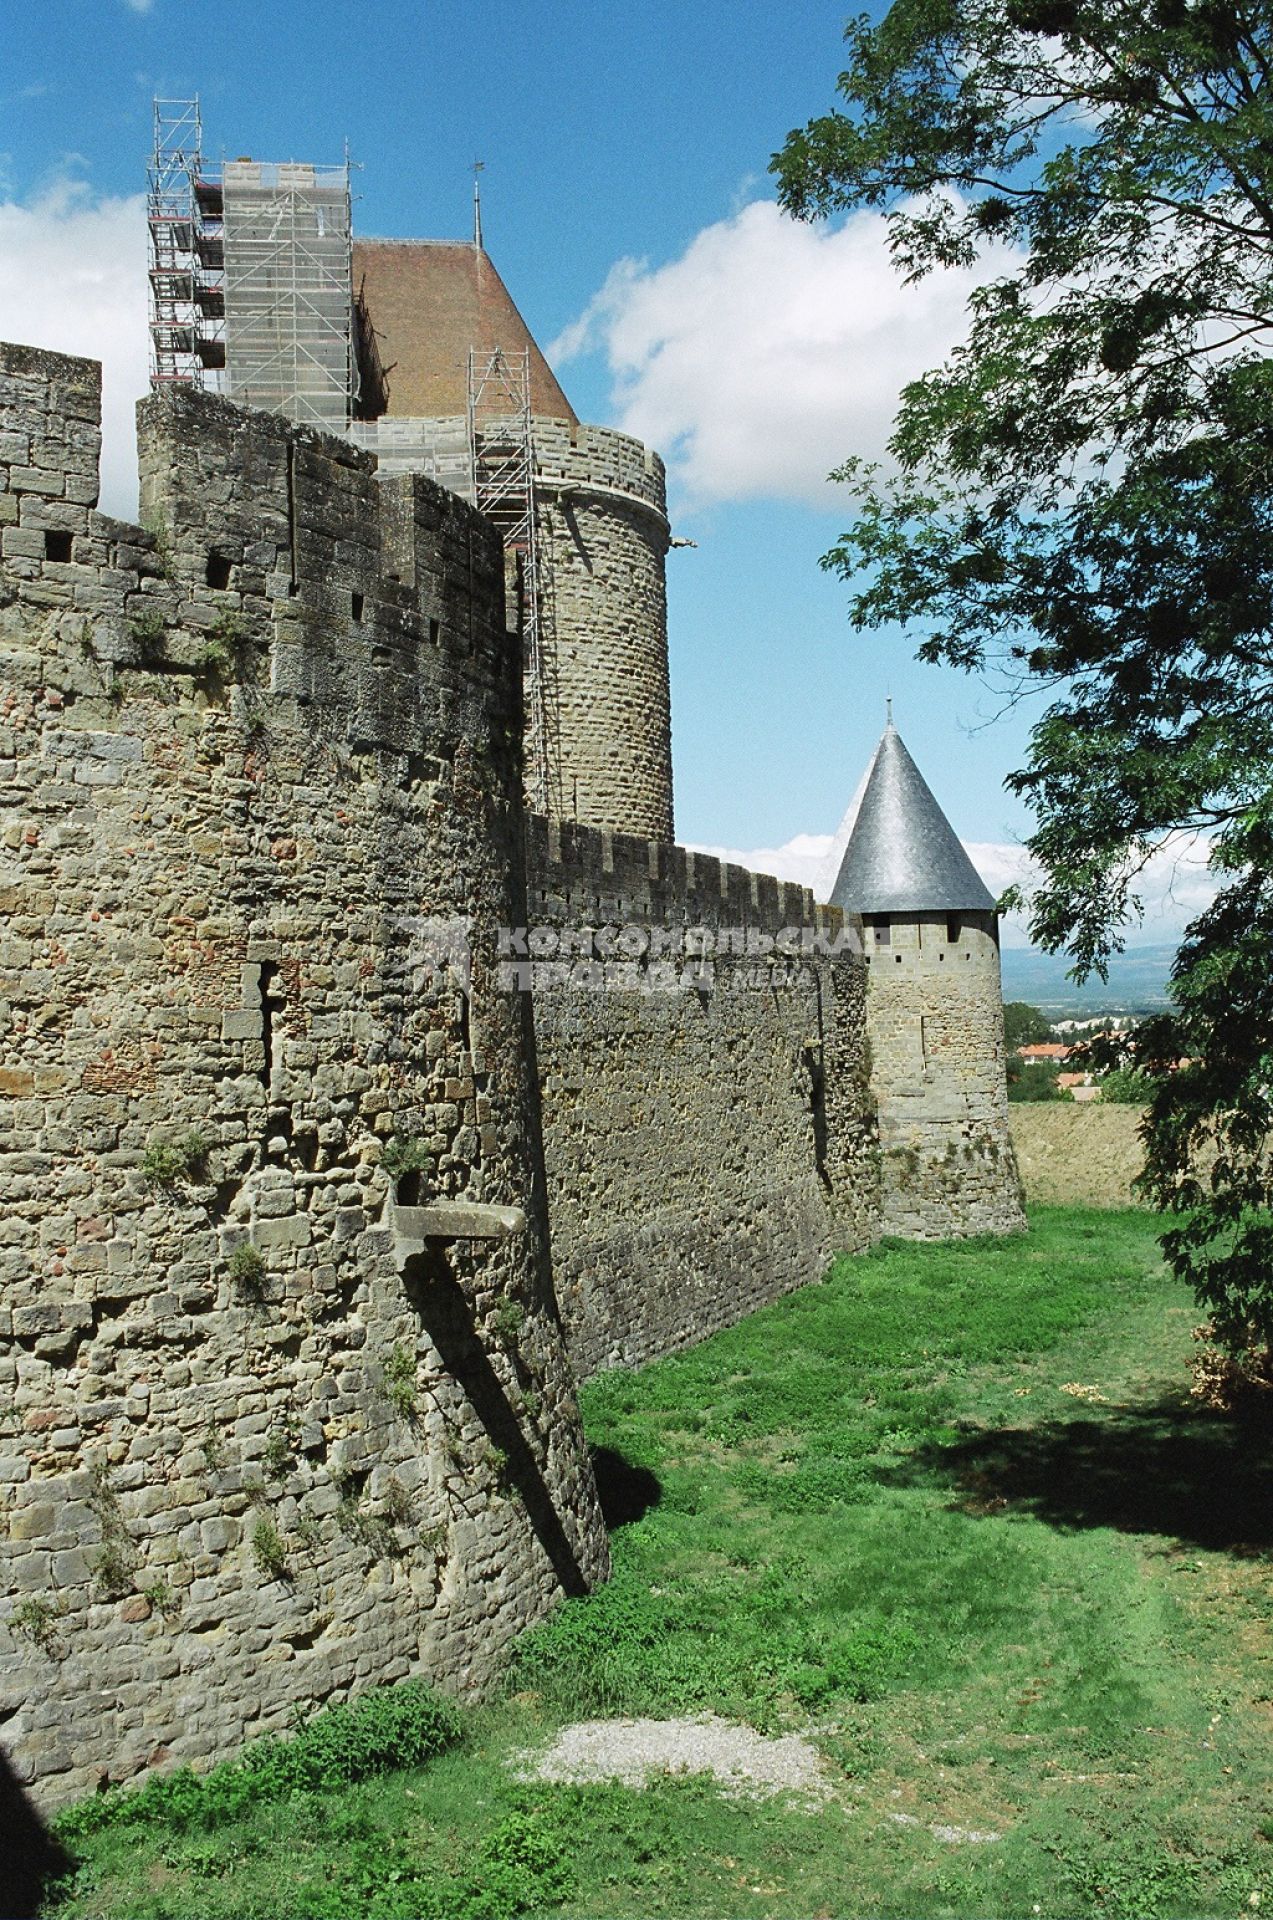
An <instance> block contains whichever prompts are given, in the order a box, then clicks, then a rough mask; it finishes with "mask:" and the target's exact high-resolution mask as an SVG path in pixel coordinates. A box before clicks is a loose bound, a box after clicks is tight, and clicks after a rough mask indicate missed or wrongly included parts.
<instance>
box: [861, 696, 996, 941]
mask: <svg viewBox="0 0 1273 1920" xmlns="http://www.w3.org/2000/svg"><path fill="white" fill-rule="evenodd" d="M831 904H832V906H834V907H843V908H844V910H845V912H846V913H950V912H965V913H993V911H994V904H995V903H994V901H993V899H992V898H991V896H990V894H989V892H988V891H987V889H986V886H985V884H984V882H983V881H982V880H981V878H980V876H979V875H978V873H977V870H976V868H975V867H974V866H973V864H972V861H971V860H970V859H969V858H968V855H967V854H966V853H965V852H964V850H963V848H962V846H961V845H960V844H959V841H958V839H957V838H956V835H955V830H954V828H953V827H952V826H951V824H950V822H949V820H947V818H946V816H945V814H944V813H943V812H942V810H941V808H940V807H939V806H938V804H937V802H936V800H934V798H933V796H932V793H931V792H930V790H929V787H928V783H927V782H926V780H925V779H924V776H923V774H922V773H921V772H920V770H919V768H918V767H917V766H916V765H915V762H914V761H913V760H912V759H911V757H910V755H909V753H907V751H906V748H905V747H904V746H903V745H902V737H901V735H900V734H899V733H898V731H897V728H896V727H895V726H894V725H893V722H892V721H891V720H890V721H889V723H888V725H887V726H886V727H885V729H884V733H883V735H882V737H881V739H880V744H879V746H878V747H877V748H876V749H875V758H874V759H873V760H872V762H871V765H870V768H869V770H868V772H867V776H866V781H865V784H864V786H863V788H862V799H861V803H860V805H859V807H858V811H857V818H856V820H855V821H854V823H853V830H852V832H851V833H850V835H849V843H848V845H847V846H846V848H845V849H844V859H843V860H842V861H841V862H840V872H839V876H838V878H837V879H836V883H835V886H834V888H833V889H832V893H831Z"/></svg>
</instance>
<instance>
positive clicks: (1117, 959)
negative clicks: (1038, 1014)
mask: <svg viewBox="0 0 1273 1920" xmlns="http://www.w3.org/2000/svg"><path fill="white" fill-rule="evenodd" d="M1175 953H1176V949H1175V947H1174V946H1155V947H1130V948H1129V949H1128V951H1127V952H1126V953H1120V954H1115V956H1114V958H1113V959H1112V960H1111V961H1110V963H1109V981H1108V984H1107V983H1105V982H1103V981H1100V980H1089V981H1088V982H1087V983H1086V985H1084V986H1082V987H1076V986H1075V984H1074V982H1073V981H1072V980H1067V979H1066V977H1065V976H1066V970H1067V968H1068V967H1069V966H1070V961H1069V960H1068V959H1067V958H1066V956H1065V955H1064V954H1055V953H1040V952H1038V950H1037V949H1036V948H1034V947H1005V948H1004V950H1003V955H1002V960H1003V997H1004V999H1005V1000H1027V1001H1029V1003H1030V1005H1031V1006H1033V1007H1038V1008H1039V1009H1040V1010H1041V1011H1042V1012H1043V1013H1047V1014H1051V1015H1052V1017H1053V1018H1054V1019H1066V1018H1077V1019H1081V1018H1082V1017H1083V1016H1084V1015H1085V1014H1097V1013H1158V1012H1160V1011H1161V1010H1162V1008H1164V1007H1165V1006H1167V1005H1168V1000H1167V979H1168V976H1169V975H1170V972H1171V963H1172V960H1173V959H1174V958H1175Z"/></svg>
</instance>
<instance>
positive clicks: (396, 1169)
mask: <svg viewBox="0 0 1273 1920" xmlns="http://www.w3.org/2000/svg"><path fill="white" fill-rule="evenodd" d="M432 1164H433V1156H432V1154H431V1153H430V1152H429V1150H428V1148H427V1147H426V1146H425V1144H424V1141H423V1140H421V1139H420V1138H419V1137H418V1135H416V1134H412V1133H395V1134H394V1136H393V1138H392V1139H391V1140H386V1142H385V1144H384V1146H383V1147H382V1148H381V1150H380V1166H381V1170H382V1172H384V1173H386V1174H387V1175H388V1176H389V1178H390V1179H391V1180H400V1179H401V1178H402V1176H403V1175H404V1174H406V1173H426V1172H427V1171H428V1169H429V1168H430V1167H431V1166H432Z"/></svg>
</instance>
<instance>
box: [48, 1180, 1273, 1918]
mask: <svg viewBox="0 0 1273 1920" xmlns="http://www.w3.org/2000/svg"><path fill="white" fill-rule="evenodd" d="M1196 1318H1197V1314H1196V1310H1195V1308H1194V1307H1193V1304H1192V1301H1191V1299H1190V1297H1189V1295H1188V1294H1187V1293H1185V1292H1184V1291H1182V1290H1181V1289H1180V1288H1178V1287H1176V1286H1175V1285H1174V1283H1172V1282H1171V1281H1170V1280H1169V1279H1168V1278H1167V1276H1166V1275H1165V1273H1164V1271H1163V1269H1162V1266H1161V1263H1160V1261H1159V1258H1158V1251H1157V1246H1156V1243H1155V1240H1154V1236H1153V1229H1152V1222H1151V1221H1150V1219H1149V1218H1147V1217H1146V1216H1145V1215H1144V1214H1141V1213H1100V1214H1096V1213H1084V1212H1078V1211H1070V1210H1065V1211H1062V1210H1059V1209H1054V1210H1044V1211H1040V1212H1038V1213H1036V1214H1035V1216H1034V1218H1033V1224H1032V1228H1031V1231H1030V1234H1029V1235H1028V1237H1025V1238H1023V1239H1020V1240H1014V1241H1009V1242H987V1241H978V1242H964V1243H962V1244H959V1245H951V1246H933V1247H911V1246H898V1245H893V1246H889V1247H887V1248H885V1249H882V1250H880V1251H879V1252H877V1253H875V1254H872V1255H870V1256H868V1257H865V1258H860V1259H856V1260H851V1261H844V1262H842V1263H840V1265H839V1266H838V1267H837V1268H836V1269H835V1270H834V1271H833V1273H832V1275H831V1276H830V1278H829V1279H828V1280H827V1281H826V1283H825V1284H823V1285H821V1286H812V1287H809V1288H808V1289H806V1290H805V1291H804V1292H802V1293H800V1294H797V1295H794V1296H792V1297H791V1298H789V1299H787V1300H785V1301H783V1302H781V1303H780V1304H779V1305H777V1306H775V1307H772V1308H769V1309H766V1310H765V1311H764V1312H761V1313H758V1314H755V1315H753V1316H752V1317H751V1318H750V1319H749V1320H747V1321H746V1322H744V1323H743V1324H742V1325H740V1326H738V1327H735V1328H733V1329H731V1330H730V1331H729V1332H727V1333H724V1334H720V1335H718V1336H716V1337H715V1338H714V1339H712V1340H709V1341H707V1342H706V1343H705V1344H704V1345H703V1346H701V1347H698V1348H696V1349H695V1350H694V1351H693V1352H692V1353H689V1354H685V1355H681V1356H677V1357H674V1358H672V1359H669V1360H666V1361H663V1362H661V1363H659V1364H658V1365H656V1366H652V1367H649V1368H648V1369H646V1370H645V1371H644V1372H643V1373H641V1374H639V1375H634V1374H607V1375H604V1376H602V1377H601V1378H600V1379H598V1380H596V1381H594V1382H593V1383H592V1384H591V1385H590V1386H589V1387H588V1388H587V1390H586V1391H585V1394H584V1396H583V1397H584V1407H585V1414H586V1417H587V1420H588V1424H589V1428H590V1431H591V1435H592V1439H593V1442H594V1445H595V1447H596V1448H597V1449H598V1463H599V1473H600V1477H601V1480H602V1484H603V1490H604V1494H605V1498H606V1500H607V1504H608V1507H609V1510H610V1513H611V1517H612V1520H613V1521H615V1522H616V1523H617V1524H616V1531H615V1537H614V1555H615V1577H614V1580H613V1582H612V1583H611V1585H610V1586H609V1587H607V1588H606V1589H604V1590H603V1591H602V1592H600V1593H598V1594H596V1595H594V1596H593V1597H591V1598H590V1599H587V1600H576V1601H571V1602H569V1603H567V1604H566V1605H565V1606H563V1607H562V1608H561V1609H560V1610H559V1611H558V1612H557V1614H555V1615H554V1617H553V1618H552V1619H551V1620H550V1621H549V1622H547V1623H546V1624H545V1625H544V1626H543V1627H541V1628H539V1629H537V1630H536V1631H535V1632H534V1633H532V1634H531V1635H529V1636H527V1638H526V1639H525V1640H524V1641H523V1642H522V1645H521V1649H520V1652H519V1657H518V1660H517V1663H516V1666H515V1669H514V1671H513V1674H512V1676H511V1679H510V1684H509V1690H508V1694H507V1696H506V1697H505V1698H504V1699H502V1700H500V1701H498V1702H495V1703H492V1704H491V1705H489V1706H487V1707H485V1708H483V1709H482V1710H480V1711H470V1712H468V1713H467V1714H466V1715H465V1716H464V1720H465V1729H466V1730H465V1734H464V1737H463V1738H462V1739H461V1740H460V1742H459V1743H458V1744H456V1745H454V1746H452V1747H450V1748H449V1749H448V1750H447V1751H445V1752H443V1753H441V1754H440V1755H438V1757H436V1758H434V1759H433V1760H431V1761H430V1762H429V1764H428V1765H427V1766H424V1767H419V1768H416V1769H414V1770H403V1771H399V1772H396V1773H391V1774H382V1775H379V1776H377V1777H374V1778H370V1779H367V1780H364V1781H362V1782H361V1783H359V1784H357V1785H354V1786H349V1787H346V1788H345V1789H344V1790H343V1791H340V1792H332V1793H323V1792H320V1791H300V1792H297V1791H292V1792H291V1793H290V1796H287V1797H275V1798H263V1799H262V1800H261V1802H260V1803H259V1804H258V1805H257V1806H256V1807H255V1809H254V1810H253V1811H251V1812H249V1813H247V1814H239V1813H236V1812H234V1811H233V1809H231V1810H229V1811H227V1810H226V1809H225V1808H224V1807H222V1808H220V1810H219V1811H217V1810H216V1809H212V1808H208V1809H205V1810H204V1813H203V1814H200V1812H199V1810H198V1808H196V1809H195V1810H194V1811H193V1812H192V1813H189V1814H187V1815H185V1816H182V1815H181V1814H180V1812H179V1811H178V1814H177V1816H175V1817H169V1818H167V1819H161V1818H159V1817H158V1815H156V1816H155V1817H154V1818H152V1819H150V1820H148V1821H144V1822H133V1823H130V1824H127V1825H116V1826H108V1827H105V1828H103V1829H102V1830H101V1831H99V1832H96V1833H91V1834H87V1835H85V1836H83V1837H81V1838H79V1839H77V1840H75V1841H74V1843H73V1844H74V1849H75V1853H76V1855H77V1858H78V1861H79V1864H78V1867H77V1870H76V1872H75V1874H74V1876H73V1878H72V1879H71V1880H70V1881H69V1882H68V1883H67V1886H66V1889H65V1892H64V1893H63V1895H62V1899H61V1903H60V1904H59V1905H58V1906H57V1908H56V1911H57V1912H58V1914H59V1915H62V1916H66V1920H71V1916H75V1917H76V1920H81V1917H87V1916H90V1915H94V1916H95V1915H102V1916H106V1915H110V1916H122V1915H129V1916H138V1920H140V1917H141V1916H159V1915H169V1914H172V1915H182V1916H195V1915H197V1916H199V1917H200V1920H203V1917H204V1916H207V1917H208V1920H212V1917H213V1916H226V1917H227V1920H228V1917H229V1916H235V1920H248V1916H258V1915H259V1916H261V1917H262V1920H264V1917H265V1916H270V1920H290V1917H291V1916H303V1915H310V1916H314V1917H315V1920H323V1917H325V1916H337V1915H339V1916H341V1920H346V1916H354V1915H357V1916H359V1917H360V1920H361V1917H362V1916H367V1917H368V1920H400V1917H401V1920H406V1916H416V1915H421V1916H429V1920H511V1917H512V1916H515V1915H518V1914H522V1913H528V1914H540V1913H542V1914H546V1915H547V1914H551V1915H554V1916H559V1920H600V1917H602V1916H614V1917H615V1920H620V1917H621V1920H639V1917H641V1916H645V1915H647V1914H668V1915H685V1916H693V1917H694V1920H709V1917H710V1920H716V1917H717V1916H726V1915H729V1916H733V1915H748V1916H751V1915H755V1916H760V1915H775V1916H784V1917H786V1916H790V1920H807V1917H808V1916H811V1915H825V1916H846V1915H855V1914H864V1913H871V1914H880V1915H896V1916H909V1917H911V1920H916V1917H922V1920H929V1917H932V1920H935V1917H936V1916H939V1915H945V1914H951V1915H970V1916H971V1915H978V1916H1000V1915H1002V1916H1018V1915H1022V1916H1026V1917H1027V1920H1033V1916H1034V1915H1036V1914H1037V1915H1042V1916H1070V1915H1077V1914H1093V1915H1106V1914H1108V1915H1115V1916H1124V1915H1125V1916H1137V1915H1164V1916H1170V1915H1180V1916H1190V1917H1191V1920H1193V1917H1196V1916H1203V1915H1212V1914H1228V1915H1237V1914H1240V1913H1241V1914H1246V1915H1248V1916H1249V1915H1250V1914H1251V1913H1253V1912H1254V1911H1255V1910H1256V1909H1257V1908H1258V1907H1259V1905H1260V1900H1261V1897H1262V1898H1263V1900H1264V1902H1265V1904H1266V1905H1267V1906H1269V1907H1270V1908H1273V1817H1271V1816H1273V1796H1271V1793H1270V1784H1271V1780H1273V1704H1271V1701H1270V1695H1273V1670H1271V1669H1270V1665H1269V1653H1270V1646H1271V1640H1273V1588H1271V1586H1270V1581H1269V1560H1270V1555H1271V1554H1273V1465H1271V1464H1270V1459H1269V1453H1268V1450H1267V1444H1266V1445H1265V1448H1264V1450H1263V1451H1261V1448H1260V1444H1259V1443H1258V1442H1257V1441H1255V1440H1253V1439H1246V1438H1244V1436H1242V1435H1241V1434H1240V1433H1237V1432H1235V1430H1234V1429H1233V1428H1232V1427H1231V1426H1230V1425H1229V1424H1228V1423H1226V1422H1224V1421H1222V1420H1218V1419H1216V1418H1214V1417H1212V1416H1209V1415H1207V1414H1205V1413H1203V1412H1202V1411H1200V1410H1198V1409H1196V1408H1195V1407H1194V1406H1192V1405H1191V1403H1190V1402H1189V1400H1188V1398H1187V1393H1186V1387H1187V1377H1186V1373H1185V1365H1186V1361H1187V1357H1188V1353H1189V1349H1190V1340H1189V1330H1190V1328H1191V1326H1192V1325H1193V1322H1194V1320H1195V1319H1196ZM706 1711H711V1712H714V1713H717V1714H720V1715H723V1716H726V1717H728V1718H731V1719H737V1720H742V1721H746V1722H748V1723H749V1724H750V1725H751V1726H753V1727H756V1728H758V1729H760V1730H762V1731H764V1732H769V1733H780V1732H782V1733H785V1732H792V1731H799V1732H803V1733H805V1734H806V1735H808V1737H810V1738H811V1739H812V1740H813V1741H814V1742H815V1743H816V1745H817V1746H818V1747H819V1748H820V1749H821V1751H822V1752H823V1754H824V1755H825V1756H826V1758H827V1761H828V1765H829V1770H830V1775H831V1778H832V1780H833V1782H834V1787H835V1791H834V1794H833V1797H832V1798H831V1800H830V1801H829V1802H828V1803H827V1804H825V1805H822V1806H820V1807H817V1808H816V1809H811V1808H810V1807H809V1805H808V1804H805V1803H798V1802H795V1801H792V1800H785V1801H784V1800H774V1801H767V1802H740V1801H737V1800H729V1799H725V1798H723V1797H721V1795H720V1794H719V1792H718V1791H717V1790H715V1789H714V1788H713V1786H712V1785H711V1783H710V1782H708V1781H704V1780H701V1779H697V1780H696V1779H686V1778H662V1779H660V1780H658V1781H656V1782H655V1783H653V1784H651V1785H650V1786H649V1787H648V1788H647V1789H646V1790H645V1791H643V1792H640V1791H635V1790H633V1789H629V1788H625V1787H620V1786H615V1785H596V1786H586V1787H584V1786H549V1785H533V1786H532V1785H526V1784H523V1783H520V1782H518V1781H517V1780H516V1779H515V1778H514V1777H513V1776H512V1774H511V1773H510V1771H509V1768H508V1765H507V1761H508V1757H509V1755H510V1753H512V1752H514V1751H516V1750H518V1749H521V1748H524V1747H527V1746H530V1745H533V1744H535V1743H536V1742H538V1741H542V1740H544V1739H546V1738H547V1736H548V1734H549V1733H550V1732H551V1730H552V1729H554V1728H556V1727H558V1726H560V1725H562V1724H565V1723H568V1722H570V1721H572V1720H579V1719H587V1718H600V1717H610V1716H622V1715H651V1716H656V1717H667V1716H671V1715H678V1714H687V1713H697V1712H706ZM933 1829H937V1830H938V1831H937V1832H934V1831H933ZM952 1833H955V1834H967V1833H971V1834H976V1835H986V1834H993V1835H997V1836H998V1837H997V1838H994V1839H970V1840H967V1841H962V1842H961V1840H960V1839H959V1838H958V1837H955V1838H952V1837H950V1836H951V1834H952ZM51 1910H52V1909H51Z"/></svg>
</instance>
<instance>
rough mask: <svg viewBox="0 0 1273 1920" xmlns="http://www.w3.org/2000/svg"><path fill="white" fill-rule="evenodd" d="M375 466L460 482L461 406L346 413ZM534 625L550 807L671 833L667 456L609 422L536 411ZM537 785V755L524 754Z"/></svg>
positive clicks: (643, 831)
mask: <svg viewBox="0 0 1273 1920" xmlns="http://www.w3.org/2000/svg"><path fill="white" fill-rule="evenodd" d="M349 433H350V437H351V438H352V439H353V440H354V441H355V443H356V444H357V445H359V446H362V447H365V448H368V449H370V450H371V451H373V452H375V454H376V455H377V458H378V460H379V462H380V467H381V471H382V472H384V473H393V472H402V471H408V470H415V471H424V472H428V473H431V474H433V475H434V477H435V478H437V479H438V480H439V481H440V482H441V483H442V484H443V485H445V486H448V487H453V488H454V489H455V490H456V491H457V492H460V493H467V492H468V491H469V489H470V487H471V479H470V470H469V449H468V429H467V424H466V422H465V421H464V419H462V418H455V419H421V420H400V419H384V420H376V421H370V422H362V423H359V422H355V423H353V425H352V426H351V427H350V429H349ZM534 438H535V460H536V478H535V487H536V494H537V498H538V502H539V537H540V560H541V567H542V569H543V570H544V572H545V574H546V576H547V577H548V580H549V583H550V584H549V590H548V592H547V594H546V595H545V605H546V607H548V608H550V609H551V618H550V619H549V620H548V621H547V622H546V627H545V632H544V635H543V640H544V649H545V681H546V684H547V687H548V690H549V702H548V704H549V710H550V714H552V715H554V716H555V720H554V722H553V724H552V732H553V734H554V736H555V737H553V738H551V739H550V743H549V745H550V756H551V758H552V759H553V761H554V763H555V772H554V775H553V778H552V781H551V802H552V805H551V810H552V811H553V812H554V813H557V814H560V816H561V817H562V818H564V819H567V820H583V821H587V822H588V823H589V824H590V825H593V826H598V827H604V828H607V829H609V830H612V831H616V832H626V833H632V834H635V835H638V836H640V837H642V838H648V839H655V840H669V841H670V840H671V838H672V833H673V822H672V729H671V704H670V692H669V686H668V663H667V594H666V587H665V582H664V571H663V563H664V559H665V556H666V554H667V548H668V538H669V528H668V521H667V499H666V488H665V478H664V470H663V462H662V461H661V460H660V459H659V457H658V455H657V454H655V453H651V452H650V451H649V449H648V448H646V447H644V446H643V445H642V444H641V442H640V441H639V440H634V439H633V438H632V437H631V436H630V435H629V434H625V433H616V432H614V431H613V430H612V429H611V428H609V427H591V426H580V425H573V424H571V423H569V422H567V421H564V420H546V419H538V418H537V419H536V420H535V422H534ZM526 771H527V781H528V786H529V787H530V790H532V791H533V790H534V780H535V772H536V769H535V768H534V766H533V765H531V764H528V766H527V770H526Z"/></svg>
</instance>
